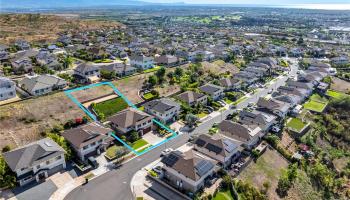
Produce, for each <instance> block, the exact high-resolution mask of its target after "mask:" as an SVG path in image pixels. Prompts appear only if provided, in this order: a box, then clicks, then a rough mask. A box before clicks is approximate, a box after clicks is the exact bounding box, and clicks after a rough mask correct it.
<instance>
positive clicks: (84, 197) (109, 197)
mask: <svg viewBox="0 0 350 200" xmlns="http://www.w3.org/2000/svg"><path fill="white" fill-rule="evenodd" d="M296 72H297V64H296V63H295V64H294V65H292V66H291V71H290V73H289V75H288V76H294V75H296ZM286 80H287V76H283V77H280V78H278V79H277V80H276V81H275V82H274V84H271V85H269V86H267V87H265V88H262V89H259V90H258V91H257V92H256V93H255V94H252V95H251V96H250V97H249V98H248V99H247V100H245V101H243V102H241V103H240V104H238V105H237V109H242V108H244V107H246V106H247V105H248V103H249V102H257V101H258V99H259V97H262V96H266V95H267V94H268V91H270V90H272V89H276V88H278V87H279V86H281V85H284V84H285V82H286ZM232 113H233V110H225V111H223V112H222V113H221V114H220V115H216V116H215V117H213V118H211V119H208V120H207V121H205V122H204V123H202V124H200V125H199V126H198V127H197V128H196V129H195V130H194V131H193V132H192V134H201V133H207V132H208V130H209V129H210V128H211V127H212V125H213V124H214V123H219V122H220V121H222V120H224V119H225V118H226V116H227V115H229V114H232ZM188 138H189V135H188V134H187V133H185V134H182V135H180V136H178V137H177V138H175V139H173V140H171V141H169V142H167V143H165V144H163V145H161V146H160V147H158V148H156V149H153V150H152V151H150V152H147V153H146V154H144V155H142V156H139V157H137V158H135V159H133V160H131V161H129V162H128V163H126V164H125V165H124V166H122V167H121V168H120V169H118V170H112V171H109V172H107V173H105V174H103V175H101V176H99V177H97V178H95V179H93V180H92V181H90V182H89V183H88V184H87V185H84V186H81V187H78V188H76V189H75V190H73V191H72V192H71V193H69V194H68V195H67V196H66V198H65V200H95V199H99V200H129V199H130V200H132V199H133V194H132V192H131V189H130V181H131V179H132V177H133V175H134V174H135V173H136V172H137V171H138V170H140V169H141V168H142V167H144V166H146V165H148V164H149V163H151V162H152V161H154V160H156V159H157V158H159V156H160V153H161V151H162V150H164V149H166V148H169V147H171V148H173V149H176V148H178V147H180V146H182V145H183V144H185V143H186V141H187V140H188Z"/></svg>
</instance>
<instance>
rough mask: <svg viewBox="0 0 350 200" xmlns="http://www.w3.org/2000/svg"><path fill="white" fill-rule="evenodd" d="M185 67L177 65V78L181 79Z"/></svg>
mask: <svg viewBox="0 0 350 200" xmlns="http://www.w3.org/2000/svg"><path fill="white" fill-rule="evenodd" d="M183 71H184V70H183V69H182V68H180V67H177V68H176V69H175V72H174V73H175V77H176V78H177V79H179V78H180V77H181V76H182V75H183Z"/></svg>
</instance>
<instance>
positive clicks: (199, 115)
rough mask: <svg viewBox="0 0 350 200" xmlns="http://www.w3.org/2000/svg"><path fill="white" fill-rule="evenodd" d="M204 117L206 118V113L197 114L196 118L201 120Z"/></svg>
mask: <svg viewBox="0 0 350 200" xmlns="http://www.w3.org/2000/svg"><path fill="white" fill-rule="evenodd" d="M205 116H207V114H206V113H203V112H201V113H198V114H197V117H198V118H199V119H202V118H203V117H205Z"/></svg>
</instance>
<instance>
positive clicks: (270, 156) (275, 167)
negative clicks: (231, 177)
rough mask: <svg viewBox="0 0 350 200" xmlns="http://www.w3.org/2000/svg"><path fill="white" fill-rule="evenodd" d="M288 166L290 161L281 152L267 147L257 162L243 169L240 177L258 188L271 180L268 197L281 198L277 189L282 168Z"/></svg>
mask: <svg viewBox="0 0 350 200" xmlns="http://www.w3.org/2000/svg"><path fill="white" fill-rule="evenodd" d="M287 166H288V162H287V161H286V160H285V159H284V158H283V157H281V155H280V154H278V153H277V152H276V151H274V150H270V149H267V150H266V152H265V153H264V154H263V155H261V156H260V157H259V158H258V159H257V161H256V162H251V163H250V164H249V165H248V166H247V167H246V168H245V169H243V172H242V173H241V174H240V175H239V176H238V179H241V180H243V181H246V182H248V183H250V184H252V185H254V186H255V187H257V188H258V189H262V188H263V184H264V182H269V183H270V188H269V190H268V192H267V194H268V199H280V198H279V197H278V195H277V194H276V192H275V190H276V188H277V183H278V179H279V176H280V174H281V170H282V169H284V168H286V167H287Z"/></svg>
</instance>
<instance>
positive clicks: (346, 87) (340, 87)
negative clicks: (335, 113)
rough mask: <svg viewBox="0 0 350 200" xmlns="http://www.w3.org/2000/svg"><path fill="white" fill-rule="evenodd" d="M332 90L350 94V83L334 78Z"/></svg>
mask: <svg viewBox="0 0 350 200" xmlns="http://www.w3.org/2000/svg"><path fill="white" fill-rule="evenodd" d="M331 89H332V90H335V91H339V92H343V93H349V92H350V82H348V81H344V80H342V79H340V78H337V77H332V84H331Z"/></svg>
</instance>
